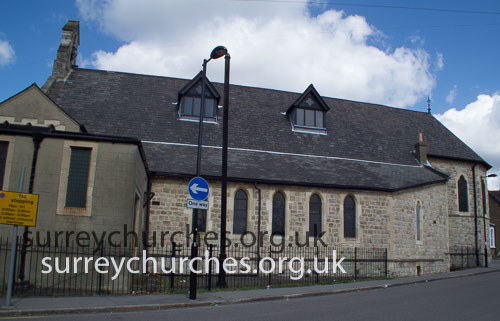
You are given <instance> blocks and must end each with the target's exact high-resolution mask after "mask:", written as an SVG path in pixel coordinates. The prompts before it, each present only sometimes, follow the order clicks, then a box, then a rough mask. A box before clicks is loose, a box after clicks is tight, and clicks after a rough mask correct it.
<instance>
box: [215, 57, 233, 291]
mask: <svg viewBox="0 0 500 321" xmlns="http://www.w3.org/2000/svg"><path fill="white" fill-rule="evenodd" d="M224 49H225V48H224ZM230 62H231V56H229V53H227V50H226V53H225V54H224V63H225V64H224V115H223V121H222V179H221V212H220V220H221V222H220V234H221V235H220V252H219V262H220V264H223V263H224V260H225V259H226V221H227V149H228V122H229V67H230ZM217 285H218V286H219V287H221V288H225V287H226V286H227V284H226V271H224V268H222V269H220V271H219V278H218V280H217Z"/></svg>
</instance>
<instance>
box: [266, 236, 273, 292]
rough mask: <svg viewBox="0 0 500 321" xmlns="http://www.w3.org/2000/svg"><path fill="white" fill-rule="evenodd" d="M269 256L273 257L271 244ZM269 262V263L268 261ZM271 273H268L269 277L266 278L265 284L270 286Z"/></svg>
mask: <svg viewBox="0 0 500 321" xmlns="http://www.w3.org/2000/svg"><path fill="white" fill-rule="evenodd" d="M269 257H270V258H272V257H273V249H272V245H269ZM269 264H271V263H269ZM272 274H273V273H269V278H268V280H267V286H268V287H270V286H271V284H272V283H271V276H272Z"/></svg>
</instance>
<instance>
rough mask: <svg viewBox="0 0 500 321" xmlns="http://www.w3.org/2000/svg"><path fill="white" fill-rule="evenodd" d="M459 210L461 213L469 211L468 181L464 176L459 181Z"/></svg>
mask: <svg viewBox="0 0 500 321" xmlns="http://www.w3.org/2000/svg"><path fill="white" fill-rule="evenodd" d="M458 210H459V211H460V212H468V211H469V200H468V191H467V181H466V180H465V178H464V176H463V175H462V176H460V179H459V180H458Z"/></svg>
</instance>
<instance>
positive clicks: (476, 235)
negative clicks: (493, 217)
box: [472, 164, 479, 267]
mask: <svg viewBox="0 0 500 321" xmlns="http://www.w3.org/2000/svg"><path fill="white" fill-rule="evenodd" d="M476 166H477V164H474V165H473V166H472V186H473V187H472V188H473V190H474V242H475V243H474V244H475V248H476V266H478V267H479V248H478V238H479V236H478V233H477V193H476Z"/></svg>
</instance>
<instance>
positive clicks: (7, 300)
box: [5, 166, 25, 307]
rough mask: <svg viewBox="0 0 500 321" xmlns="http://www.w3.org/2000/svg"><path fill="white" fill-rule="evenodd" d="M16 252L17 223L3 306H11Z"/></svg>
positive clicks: (21, 188)
mask: <svg viewBox="0 0 500 321" xmlns="http://www.w3.org/2000/svg"><path fill="white" fill-rule="evenodd" d="M24 171H25V168H24V166H23V167H21V177H20V178H19V193H22V192H23V183H24ZM16 254H17V225H14V226H13V228H12V249H11V250H10V266H9V281H8V285H7V296H6V297H5V306H8V307H9V306H11V304H12V303H11V299H12V289H13V287H14V272H15V269H16V267H15V264H16Z"/></svg>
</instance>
